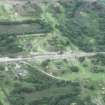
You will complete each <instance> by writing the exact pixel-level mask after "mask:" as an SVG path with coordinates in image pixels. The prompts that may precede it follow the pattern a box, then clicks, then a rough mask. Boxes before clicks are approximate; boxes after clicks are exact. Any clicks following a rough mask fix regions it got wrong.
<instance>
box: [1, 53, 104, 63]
mask: <svg viewBox="0 0 105 105" xmlns="http://www.w3.org/2000/svg"><path fill="white" fill-rule="evenodd" d="M97 54H105V52H95V53H94V52H90V53H85V52H75V53H70V52H64V53H63V54H59V53H57V52H54V53H47V54H46V53H44V54H38V53H37V54H32V55H31V54H30V55H28V57H22V56H21V55H20V56H21V57H17V58H9V57H2V58H0V63H4V62H19V61H35V60H49V59H50V60H56V59H77V58H81V57H92V56H95V55H97Z"/></svg>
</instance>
